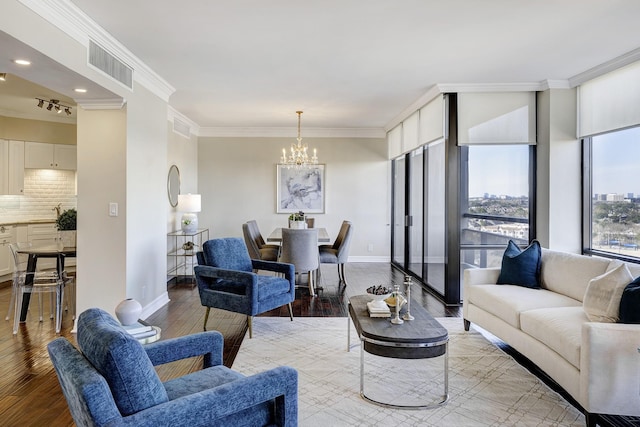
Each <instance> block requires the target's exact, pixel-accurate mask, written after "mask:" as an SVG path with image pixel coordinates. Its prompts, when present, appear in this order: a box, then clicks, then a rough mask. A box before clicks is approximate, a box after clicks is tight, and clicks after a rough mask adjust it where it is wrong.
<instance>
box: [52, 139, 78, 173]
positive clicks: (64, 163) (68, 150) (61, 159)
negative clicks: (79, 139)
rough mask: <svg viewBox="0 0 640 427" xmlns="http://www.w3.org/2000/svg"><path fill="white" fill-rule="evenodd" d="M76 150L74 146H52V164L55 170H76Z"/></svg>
mask: <svg viewBox="0 0 640 427" xmlns="http://www.w3.org/2000/svg"><path fill="white" fill-rule="evenodd" d="M77 153H78V150H77V149H76V146H75V145H63V144H54V146H53V163H54V167H55V168H56V169H64V170H71V171H74V170H76V169H77V163H78V160H77V159H78V155H77Z"/></svg>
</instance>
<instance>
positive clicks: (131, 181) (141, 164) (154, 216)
mask: <svg viewBox="0 0 640 427" xmlns="http://www.w3.org/2000/svg"><path fill="white" fill-rule="evenodd" d="M167 140H168V134H167V104H166V102H164V101H163V100H162V99H160V98H158V97H157V96H156V95H154V94H152V93H151V92H150V91H148V90H147V89H146V88H144V87H141V86H140V85H135V87H134V92H133V94H132V95H129V96H128V97H127V141H126V198H127V202H126V206H127V209H126V221H127V222H126V229H127V238H126V254H127V259H126V270H127V282H126V283H127V285H126V289H127V297H128V298H135V299H137V300H138V301H140V303H141V304H142V306H143V307H144V312H143V318H144V317H146V315H149V314H151V313H153V312H154V311H155V310H157V309H158V308H160V307H161V306H162V305H164V304H166V303H167V302H168V301H169V299H168V295H167V286H166V273H167V253H166V242H167V237H166V206H167V203H168V201H167V197H166V189H167V185H166V182H167V172H168V169H167V167H166V165H167Z"/></svg>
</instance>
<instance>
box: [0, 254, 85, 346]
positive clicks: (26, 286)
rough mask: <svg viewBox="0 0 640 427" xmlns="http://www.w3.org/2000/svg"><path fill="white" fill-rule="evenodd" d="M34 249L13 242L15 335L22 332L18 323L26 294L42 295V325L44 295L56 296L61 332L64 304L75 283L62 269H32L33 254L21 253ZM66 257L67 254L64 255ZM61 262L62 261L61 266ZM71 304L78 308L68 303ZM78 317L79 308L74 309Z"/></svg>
mask: <svg viewBox="0 0 640 427" xmlns="http://www.w3.org/2000/svg"><path fill="white" fill-rule="evenodd" d="M29 248H31V243H11V244H9V250H10V251H11V255H12V259H13V277H12V278H13V282H12V289H11V292H12V297H11V301H10V305H11V302H14V318H13V334H14V335H15V334H17V333H18V324H19V323H20V311H21V310H22V301H23V298H24V295H25V294H27V293H29V294H38V297H39V307H40V321H41V322H42V311H43V310H42V294H45V293H47V294H49V295H50V296H52V295H53V296H55V303H54V304H51V315H52V317H53V315H54V313H55V331H56V333H60V329H61V326H62V311H63V303H64V288H65V286H67V285H69V284H70V283H72V281H73V279H72V278H70V277H67V275H66V272H65V271H64V270H62V269H57V270H43V271H38V270H33V271H29V270H30V266H29V255H28V254H26V253H24V252H21V250H24V249H29ZM60 256H63V255H60ZM60 265H62V264H61V259H60V258H59V259H58V266H60ZM68 305H70V306H71V305H75V301H74V302H73V303H68ZM73 312H74V314H75V308H73Z"/></svg>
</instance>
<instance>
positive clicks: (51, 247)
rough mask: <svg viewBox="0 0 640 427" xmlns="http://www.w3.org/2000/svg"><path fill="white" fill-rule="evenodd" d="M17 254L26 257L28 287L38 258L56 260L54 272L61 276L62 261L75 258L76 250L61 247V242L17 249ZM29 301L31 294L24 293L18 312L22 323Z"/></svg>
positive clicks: (25, 317)
mask: <svg viewBox="0 0 640 427" xmlns="http://www.w3.org/2000/svg"><path fill="white" fill-rule="evenodd" d="M17 252H18V253H20V254H26V255H28V259H27V275H26V278H25V280H26V283H25V284H26V285H29V284H30V283H29V282H32V281H33V277H34V275H33V274H29V273H34V272H35V271H36V268H37V265H38V259H40V258H56V259H57V260H56V270H57V271H58V275H61V274H62V271H64V261H65V259H66V258H67V257H70V258H75V256H76V248H75V247H65V246H63V245H62V242H58V243H52V244H38V245H31V246H24V247H19V248H18V249H17ZM30 301H31V294H30V293H26V294H25V295H24V298H23V299H22V309H21V311H20V322H24V321H25V320H26V319H27V311H28V309H29V303H30Z"/></svg>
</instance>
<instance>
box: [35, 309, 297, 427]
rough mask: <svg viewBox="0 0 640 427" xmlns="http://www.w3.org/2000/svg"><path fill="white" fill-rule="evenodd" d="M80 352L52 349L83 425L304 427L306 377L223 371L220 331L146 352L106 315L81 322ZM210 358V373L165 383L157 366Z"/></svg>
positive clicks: (279, 371)
mask: <svg viewBox="0 0 640 427" xmlns="http://www.w3.org/2000/svg"><path fill="white" fill-rule="evenodd" d="M78 344H79V346H80V349H81V350H82V352H80V351H78V350H77V349H76V348H75V347H74V346H73V345H72V344H71V343H70V342H69V341H68V340H67V339H65V338H58V339H56V340H54V341H52V342H51V343H49V345H48V346H47V348H48V351H49V357H50V358H51V361H52V362H53V366H54V368H55V370H56V373H57V375H58V379H59V381H60V385H61V386H62V391H63V393H64V395H65V398H66V399H67V403H68V404H69V409H70V411H71V415H72V416H73V419H74V421H75V423H76V424H77V425H78V426H189V427H196V426H231V425H232V426H240V425H242V426H264V425H277V426H296V425H297V417H298V374H297V372H296V370H295V369H293V368H290V367H286V366H281V367H278V368H275V369H271V370H268V371H265V372H262V373H259V374H256V375H253V376H250V377H245V376H243V375H242V374H240V373H238V372H235V371H232V370H231V369H228V368H226V367H225V366H223V365H222V347H223V339H222V335H221V334H220V333H219V332H215V331H211V332H201V333H197V334H193V335H189V336H184V337H180V338H175V339H168V340H164V341H157V342H155V343H152V344H147V345H145V346H143V345H142V344H140V343H139V342H138V341H136V340H135V339H134V338H133V337H132V336H131V335H129V334H128V333H127V332H126V331H125V330H124V329H123V328H122V327H121V326H120V324H119V323H118V322H117V321H116V320H115V319H114V318H113V317H111V316H110V315H109V314H108V313H106V312H105V311H103V310H100V309H97V308H92V309H89V310H87V311H85V312H83V313H82V314H81V315H80V317H79V318H78ZM201 355H202V356H204V357H203V359H204V369H203V370H201V371H197V372H194V373H191V374H188V375H185V376H183V377H180V378H175V379H172V380H169V381H166V382H164V383H163V382H161V381H160V378H159V377H158V375H157V373H156V371H155V369H154V366H155V365H159V364H163V363H169V362H173V361H176V360H180V359H185V358H188V357H195V356H201Z"/></svg>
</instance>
